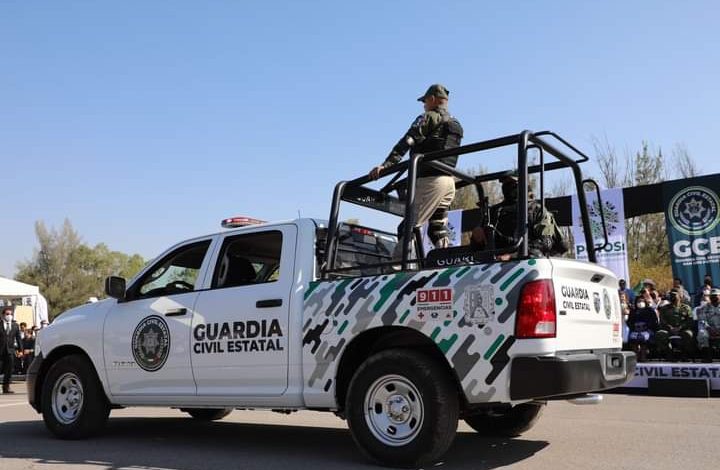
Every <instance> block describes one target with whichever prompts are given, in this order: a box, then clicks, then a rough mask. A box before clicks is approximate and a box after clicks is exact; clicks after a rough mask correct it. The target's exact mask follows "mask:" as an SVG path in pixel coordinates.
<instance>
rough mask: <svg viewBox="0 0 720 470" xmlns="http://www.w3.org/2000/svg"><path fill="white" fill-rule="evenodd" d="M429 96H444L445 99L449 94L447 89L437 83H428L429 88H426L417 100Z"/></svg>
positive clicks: (423, 99)
mask: <svg viewBox="0 0 720 470" xmlns="http://www.w3.org/2000/svg"><path fill="white" fill-rule="evenodd" d="M429 96H437V97H438V98H445V99H447V98H448V96H450V91H448V89H447V88H445V87H444V86H442V85H440V84H439V83H436V84H434V85H430V88H428V89H427V91H426V92H425V94H424V95H422V96H421V97H420V98H418V99H417V100H418V101H423V102H424V101H425V98H427V97H429Z"/></svg>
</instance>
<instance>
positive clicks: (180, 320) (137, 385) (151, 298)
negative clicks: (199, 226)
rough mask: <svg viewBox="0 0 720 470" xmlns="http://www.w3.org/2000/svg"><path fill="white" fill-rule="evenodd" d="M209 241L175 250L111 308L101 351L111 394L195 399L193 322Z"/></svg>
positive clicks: (199, 241)
mask: <svg viewBox="0 0 720 470" xmlns="http://www.w3.org/2000/svg"><path fill="white" fill-rule="evenodd" d="M211 242H212V239H205V240H195V241H192V242H189V243H186V244H183V245H182V246H180V247H178V248H176V249H173V250H171V251H170V252H169V253H168V254H166V255H164V256H162V257H161V258H160V260H159V261H157V262H155V263H154V264H153V266H152V267H150V268H149V269H148V270H146V271H145V272H144V274H143V275H142V276H140V278H138V280H137V281H135V282H134V283H133V284H132V285H131V286H130V287H129V288H128V290H127V293H126V296H125V299H124V300H123V301H118V303H117V304H116V305H115V306H113V307H112V308H111V309H110V311H109V313H108V315H107V316H106V319H105V328H104V332H103V335H104V338H103V348H104V353H105V368H106V371H107V377H108V382H109V384H110V391H111V393H112V394H113V395H162V396H171V395H178V396H180V395H195V393H196V389H195V381H194V380H193V376H192V368H191V365H190V322H191V318H192V315H193V306H194V305H195V301H196V300H197V296H198V292H197V291H196V289H199V288H200V287H201V283H202V281H203V279H202V278H201V277H200V276H201V275H202V273H204V272H205V271H206V270H207V266H208V265H209V260H210V256H208V252H209V248H210V245H211ZM203 277H204V276H203Z"/></svg>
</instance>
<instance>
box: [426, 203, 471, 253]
mask: <svg viewBox="0 0 720 470" xmlns="http://www.w3.org/2000/svg"><path fill="white" fill-rule="evenodd" d="M427 229H428V224H427V222H426V223H425V224H424V225H423V228H422V234H423V245H424V247H425V253H429V252H430V251H431V250H433V249H435V247H434V246H433V244H432V242H431V241H430V237H428V234H427ZM448 230H449V231H450V246H460V245H462V209H458V210H454V211H450V212H448Z"/></svg>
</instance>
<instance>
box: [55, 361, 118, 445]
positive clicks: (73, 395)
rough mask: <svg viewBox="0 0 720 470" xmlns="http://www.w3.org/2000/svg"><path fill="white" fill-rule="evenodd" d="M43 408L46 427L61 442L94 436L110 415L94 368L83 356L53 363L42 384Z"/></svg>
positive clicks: (108, 406)
mask: <svg viewBox="0 0 720 470" xmlns="http://www.w3.org/2000/svg"><path fill="white" fill-rule="evenodd" d="M41 406H42V415H43V420H44V421H45V425H46V426H47V428H48V429H49V430H50V431H51V432H52V433H53V434H55V435H56V436H57V437H59V438H61V439H82V438H84V437H89V436H93V435H95V434H97V433H98V432H99V431H100V430H101V429H102V428H103V427H104V426H105V423H106V422H107V419H108V416H109V415H110V405H109V403H108V401H107V398H106V397H105V393H104V392H103V389H102V385H101V384H100V381H99V380H98V378H97V374H96V373H95V369H94V368H93V366H92V364H91V363H90V361H88V360H87V359H86V358H85V357H83V356H80V355H72V356H66V357H63V358H62V359H60V360H58V361H57V362H56V363H55V364H53V366H52V367H51V368H50V370H49V371H48V373H47V376H46V377H45V381H44V383H43V388H42V405H41Z"/></svg>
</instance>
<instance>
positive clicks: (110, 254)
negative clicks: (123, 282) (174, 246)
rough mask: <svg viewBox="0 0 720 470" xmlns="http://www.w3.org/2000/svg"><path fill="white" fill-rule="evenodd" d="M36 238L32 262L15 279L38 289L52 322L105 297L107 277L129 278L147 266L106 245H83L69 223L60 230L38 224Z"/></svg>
mask: <svg viewBox="0 0 720 470" xmlns="http://www.w3.org/2000/svg"><path fill="white" fill-rule="evenodd" d="M35 234H36V236H37V239H38V245H39V247H38V248H37V249H36V250H35V253H34V255H33V258H32V259H31V260H29V261H26V262H23V263H19V264H18V273H17V275H16V276H15V279H17V280H18V281H21V282H26V283H28V284H33V285H37V286H39V288H40V292H41V293H42V294H43V295H44V296H45V298H46V299H47V301H48V308H49V310H50V317H51V318H52V317H54V316H55V315H58V314H59V313H61V312H63V311H65V310H67V309H69V308H72V307H75V306H77V305H80V304H82V303H85V302H87V300H88V298H90V297H98V298H102V297H104V292H103V291H104V280H105V278H106V277H107V276H110V275H116V276H123V277H125V278H130V277H132V276H134V275H135V274H136V273H137V272H138V271H139V270H140V269H142V267H143V266H144V265H145V261H144V260H143V258H142V257H141V256H140V255H137V254H135V255H132V256H128V255H126V254H124V253H121V252H118V251H111V250H110V249H109V248H108V247H107V245H105V244H104V243H100V244H98V245H96V246H95V247H90V246H88V245H86V244H84V243H82V239H81V238H80V236H79V234H78V233H77V231H75V229H74V228H73V227H72V224H71V223H70V221H69V220H67V219H66V220H65V221H64V223H63V225H62V228H60V229H59V230H56V229H48V228H47V227H46V226H45V224H44V222H42V221H37V222H36V223H35Z"/></svg>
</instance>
